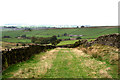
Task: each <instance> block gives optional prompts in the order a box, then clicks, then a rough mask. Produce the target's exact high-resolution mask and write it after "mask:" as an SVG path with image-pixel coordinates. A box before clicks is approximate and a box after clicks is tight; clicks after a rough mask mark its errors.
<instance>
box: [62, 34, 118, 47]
mask: <svg viewBox="0 0 120 80" xmlns="http://www.w3.org/2000/svg"><path fill="white" fill-rule="evenodd" d="M94 44H102V45H108V46H113V47H117V48H120V34H109V35H103V36H100V37H98V38H97V39H96V40H94V41H90V42H88V41H87V40H81V41H80V40H79V41H77V42H75V43H74V44H70V45H65V46H63V47H69V48H74V47H78V46H79V45H83V46H85V47H89V46H92V45H94Z"/></svg>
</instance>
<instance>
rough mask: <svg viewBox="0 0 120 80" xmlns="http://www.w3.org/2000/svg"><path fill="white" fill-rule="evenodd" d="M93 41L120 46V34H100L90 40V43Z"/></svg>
mask: <svg viewBox="0 0 120 80" xmlns="http://www.w3.org/2000/svg"><path fill="white" fill-rule="evenodd" d="M95 43H97V44H102V45H109V46H113V47H117V48H120V34H110V35H103V36H100V37H98V38H97V39H96V40H94V41H93V42H92V44H95Z"/></svg>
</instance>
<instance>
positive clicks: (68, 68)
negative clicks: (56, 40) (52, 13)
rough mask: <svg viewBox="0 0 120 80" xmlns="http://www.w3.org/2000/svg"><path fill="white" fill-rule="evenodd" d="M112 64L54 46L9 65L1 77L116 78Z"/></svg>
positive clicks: (72, 49) (77, 51)
mask: <svg viewBox="0 0 120 80" xmlns="http://www.w3.org/2000/svg"><path fill="white" fill-rule="evenodd" d="M113 66H114V65H110V64H109V63H106V62H105V61H100V60H97V59H95V58H93V57H91V56H90V55H88V54H85V53H84V52H82V51H81V50H78V49H74V48H56V49H53V50H50V51H48V52H44V53H41V54H36V55H35V56H33V57H32V58H31V59H29V60H27V61H25V62H21V63H18V64H15V65H12V66H10V67H9V68H8V69H7V70H5V71H4V72H3V78H117V77H118V76H117V71H116V69H115V70H114V69H113ZM116 67H117V65H116Z"/></svg>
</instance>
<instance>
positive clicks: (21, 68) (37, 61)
mask: <svg viewBox="0 0 120 80" xmlns="http://www.w3.org/2000/svg"><path fill="white" fill-rule="evenodd" d="M56 52H57V50H55V49H54V50H51V51H49V52H46V53H40V54H37V55H35V56H33V57H32V58H31V59H30V60H27V61H25V62H21V63H18V64H15V65H12V66H10V67H9V68H8V69H7V70H5V71H4V72H3V78H8V77H9V78H41V77H42V76H43V75H44V74H45V73H46V72H47V69H50V68H51V66H52V61H53V59H54V58H55V56H56Z"/></svg>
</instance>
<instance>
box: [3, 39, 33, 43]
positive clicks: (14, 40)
mask: <svg viewBox="0 0 120 80" xmlns="http://www.w3.org/2000/svg"><path fill="white" fill-rule="evenodd" d="M2 40H3V41H5V42H12V43H31V40H30V39H17V38H3V39H2Z"/></svg>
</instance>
